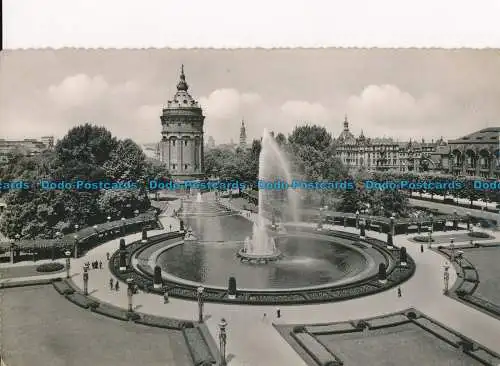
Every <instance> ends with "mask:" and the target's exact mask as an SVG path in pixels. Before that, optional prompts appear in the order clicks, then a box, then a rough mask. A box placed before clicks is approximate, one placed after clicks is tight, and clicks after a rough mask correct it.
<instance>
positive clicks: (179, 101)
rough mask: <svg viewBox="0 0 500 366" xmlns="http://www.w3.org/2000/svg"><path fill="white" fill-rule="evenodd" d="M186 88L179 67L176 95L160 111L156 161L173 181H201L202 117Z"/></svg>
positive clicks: (202, 175) (196, 103)
mask: <svg viewBox="0 0 500 366" xmlns="http://www.w3.org/2000/svg"><path fill="white" fill-rule="evenodd" d="M188 88H189V86H188V84H187V83H186V76H185V75H184V65H182V67H181V74H180V80H179V83H178V84H177V92H176V93H175V95H174V97H173V98H172V100H169V101H168V102H167V106H166V108H163V110H162V115H161V117H160V120H161V125H162V131H161V135H162V138H161V141H160V143H159V145H158V151H159V158H160V160H161V161H162V162H163V163H165V164H166V166H167V168H168V170H169V171H170V174H171V175H172V178H173V179H174V180H199V179H203V178H204V164H203V145H204V142H203V123H204V121H205V116H204V115H203V111H202V108H201V106H200V105H199V104H198V102H197V101H196V100H194V99H193V97H192V96H191V95H190V94H189V93H188Z"/></svg>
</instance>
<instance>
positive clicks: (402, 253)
mask: <svg viewBox="0 0 500 366" xmlns="http://www.w3.org/2000/svg"><path fill="white" fill-rule="evenodd" d="M399 261H400V262H402V263H406V262H408V258H407V255H406V248H405V247H402V248H401V250H400V251H399Z"/></svg>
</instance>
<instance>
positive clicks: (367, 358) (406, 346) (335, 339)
mask: <svg viewBox="0 0 500 366" xmlns="http://www.w3.org/2000/svg"><path fill="white" fill-rule="evenodd" d="M317 338H318V340H320V341H321V342H323V344H325V345H326V346H327V347H328V348H329V349H330V351H331V352H333V353H334V354H336V355H337V357H339V358H340V359H341V360H342V361H344V364H345V365H370V366H389V365H390V366H398V365H407V366H420V365H426V366H476V365H478V366H479V365H482V364H481V363H479V362H478V361H476V360H474V359H472V358H471V357H469V356H467V355H466V354H464V353H462V352H460V351H459V350H458V349H457V348H454V347H453V346H451V345H449V344H448V343H446V342H444V341H442V340H440V339H439V338H437V337H435V336H434V335H432V334H431V333H429V332H427V331H425V330H423V329H421V328H420V327H418V326H416V325H414V324H411V323H410V324H404V325H399V326H395V327H390V328H385V329H379V330H371V331H369V333H368V334H367V335H364V334H363V332H356V333H346V334H333V335H321V336H318V337H317Z"/></svg>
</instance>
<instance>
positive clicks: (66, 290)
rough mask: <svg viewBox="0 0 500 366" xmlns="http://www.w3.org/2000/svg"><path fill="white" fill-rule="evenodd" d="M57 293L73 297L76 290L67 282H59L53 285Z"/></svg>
mask: <svg viewBox="0 0 500 366" xmlns="http://www.w3.org/2000/svg"><path fill="white" fill-rule="evenodd" d="M52 284H53V286H54V288H55V289H56V291H57V292H59V293H60V294H61V295H64V296H65V295H72V294H74V293H75V290H74V289H73V288H72V287H71V286H70V285H68V283H67V282H66V281H57V282H53V283H52Z"/></svg>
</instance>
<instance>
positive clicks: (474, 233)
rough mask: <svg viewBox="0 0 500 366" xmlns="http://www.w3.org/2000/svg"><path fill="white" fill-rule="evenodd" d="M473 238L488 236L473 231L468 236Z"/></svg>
mask: <svg viewBox="0 0 500 366" xmlns="http://www.w3.org/2000/svg"><path fill="white" fill-rule="evenodd" d="M468 235H469V236H471V237H473V238H489V237H490V236H489V235H488V234H487V233H483V232H482V231H473V232H470V233H469V234H468Z"/></svg>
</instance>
